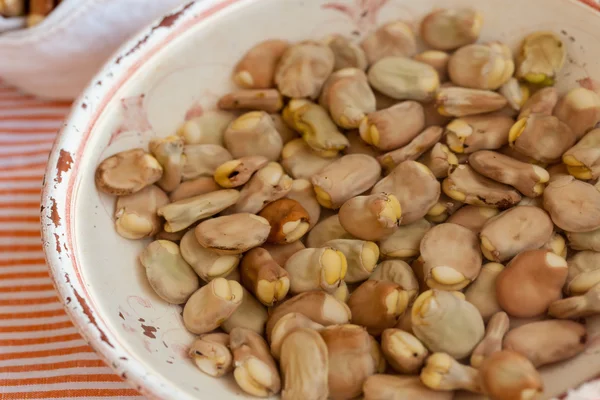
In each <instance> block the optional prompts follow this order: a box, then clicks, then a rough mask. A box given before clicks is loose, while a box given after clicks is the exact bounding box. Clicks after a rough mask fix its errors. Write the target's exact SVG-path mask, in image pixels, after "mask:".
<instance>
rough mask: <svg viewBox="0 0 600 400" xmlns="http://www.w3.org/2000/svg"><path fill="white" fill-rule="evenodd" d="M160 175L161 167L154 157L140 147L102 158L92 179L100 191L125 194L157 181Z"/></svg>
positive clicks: (118, 194)
mask: <svg viewBox="0 0 600 400" xmlns="http://www.w3.org/2000/svg"><path fill="white" fill-rule="evenodd" d="M162 175H163V168H162V166H161V165H160V163H159V162H158V161H157V160H156V158H154V157H152V156H151V155H150V154H148V153H146V152H145V151H144V150H142V149H132V150H127V151H122V152H120V153H117V154H115V155H113V156H110V157H108V158H106V159H104V160H103V161H102V162H101V163H100V165H98V167H97V168H96V173H95V175H94V179H95V182H96V187H97V188H98V189H100V190H101V191H102V192H104V193H108V194H112V195H117V196H126V195H128V194H133V193H136V192H139V191H140V190H142V189H143V188H145V187H146V186H150V185H152V184H154V183H156V182H158V180H159V179H160V178H161V177H162Z"/></svg>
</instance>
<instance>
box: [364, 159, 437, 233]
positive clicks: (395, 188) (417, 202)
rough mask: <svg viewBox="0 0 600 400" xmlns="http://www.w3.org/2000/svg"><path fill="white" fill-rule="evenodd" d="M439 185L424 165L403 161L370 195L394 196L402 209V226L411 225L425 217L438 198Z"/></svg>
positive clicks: (378, 183)
mask: <svg viewBox="0 0 600 400" xmlns="http://www.w3.org/2000/svg"><path fill="white" fill-rule="evenodd" d="M440 192H441V190H440V183H439V182H438V181H437V179H436V178H435V176H434V175H433V173H432V172H431V171H430V170H429V168H427V167H426V166H425V165H423V164H421V163H418V162H416V161H404V162H403V163H401V164H400V165H398V166H397V167H396V168H394V169H393V170H392V172H391V173H390V174H389V175H388V176H386V177H385V178H383V179H382V180H380V181H379V182H377V184H376V185H375V186H374V187H373V190H372V191H371V193H388V194H392V195H394V196H395V197H396V198H397V199H398V201H399V202H400V206H401V208H402V221H401V224H402V225H408V224H410V223H413V222H415V221H417V220H419V219H421V218H423V217H424V216H425V215H427V212H428V211H429V210H430V209H431V207H433V206H434V205H435V204H436V203H437V201H438V199H439V197H440Z"/></svg>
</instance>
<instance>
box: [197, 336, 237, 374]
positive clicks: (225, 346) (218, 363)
mask: <svg viewBox="0 0 600 400" xmlns="http://www.w3.org/2000/svg"><path fill="white" fill-rule="evenodd" d="M188 354H189V356H190V358H191V359H192V361H193V362H194V364H196V366H197V367H198V369H199V370H200V371H202V372H204V373H205V374H206V375H209V376H212V377H214V378H219V377H221V376H224V375H227V374H229V373H230V372H231V371H233V355H232V354H231V351H230V350H229V335H228V334H226V333H207V334H204V335H200V336H199V337H198V338H197V339H196V340H195V341H194V343H192V346H191V347H190V351H189V353H188Z"/></svg>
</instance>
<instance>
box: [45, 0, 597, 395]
mask: <svg viewBox="0 0 600 400" xmlns="http://www.w3.org/2000/svg"><path fill="white" fill-rule="evenodd" d="M583 3H587V5H584V4H583ZM472 4H473V2H472V1H470V0H445V1H443V2H442V1H441V0H419V1H417V0H337V1H328V0H285V1H281V0H203V1H198V2H192V3H189V4H187V5H184V6H182V7H181V8H179V9H178V10H176V11H174V12H173V13H171V14H169V15H167V16H165V17H164V18H162V20H160V21H158V22H157V23H155V24H154V25H153V26H151V27H150V28H148V29H146V30H144V31H143V32H141V33H140V34H139V35H138V36H137V37H135V38H134V39H132V40H131V41H129V42H128V43H127V44H125V45H124V46H123V47H122V48H121V49H120V50H119V51H118V53H117V54H116V55H115V56H114V57H113V59H112V61H110V62H109V63H107V64H106V65H105V66H104V68H103V69H102V70H101V72H100V73H99V74H98V75H97V76H96V77H95V78H94V80H93V81H92V82H91V83H90V85H89V86H88V88H87V89H86V90H85V91H84V93H83V94H82V95H81V97H80V98H79V99H78V100H77V101H76V102H75V104H74V106H73V110H72V112H71V114H70V116H69V118H68V119H67V121H66V123H65V125H64V127H63V128H62V129H61V132H60V134H59V136H58V139H57V141H56V143H55V145H54V149H53V151H52V155H51V157H50V159H49V164H48V168H47V171H46V176H45V187H44V192H43V198H42V205H43V206H42V210H41V214H42V234H43V243H44V249H45V253H46V257H47V260H48V263H49V265H50V267H51V270H52V275H53V279H54V282H55V285H56V287H57V289H58V291H59V293H60V296H61V298H62V300H63V302H64V303H65V306H66V308H67V310H68V312H69V314H70V315H71V317H72V319H73V321H74V322H75V324H76V325H77V326H78V327H79V329H80V331H81V332H82V334H83V335H84V336H85V338H86V339H87V340H88V342H89V343H90V344H91V345H92V346H93V347H94V348H95V349H96V350H97V351H98V352H99V353H100V354H101V355H102V356H103V357H104V359H105V360H106V361H107V362H108V363H109V365H111V366H112V367H113V368H114V369H115V370H116V371H117V372H118V373H119V374H120V375H121V376H122V377H123V378H124V379H127V380H128V381H129V382H131V384H132V385H133V386H134V387H136V388H137V389H138V390H140V391H141V392H142V393H144V394H145V395H147V396H149V397H151V398H157V399H177V400H187V399H206V400H213V399H223V398H228V399H234V398H246V396H245V395H243V394H242V393H241V391H240V390H239V388H237V386H236V385H235V383H234V382H233V381H232V380H231V379H221V380H216V379H213V378H210V377H208V376H205V375H203V374H201V373H200V372H199V371H198V370H197V369H196V368H195V367H194V366H193V365H192V363H191V362H190V361H189V360H188V359H187V357H186V353H187V348H188V346H189V344H190V341H191V340H192V335H190V334H189V333H187V332H186V331H185V329H184V327H183V324H182V321H181V316H180V312H181V307H179V306H174V305H168V304H166V303H165V302H163V301H161V300H160V299H159V298H157V296H156V295H155V294H154V293H153V292H152V290H151V289H150V288H149V286H148V284H147V282H146V279H145V276H144V271H143V269H142V267H141V265H140V264H139V263H138V261H137V255H138V253H139V251H140V249H141V248H142V247H143V246H144V244H145V243H146V242H141V241H128V240H125V239H123V238H121V237H120V236H118V235H117V234H116V232H115V230H114V228H113V218H112V213H113V208H114V198H111V197H109V196H106V195H103V194H101V193H98V191H97V190H96V188H95V186H94V170H95V167H96V165H97V164H98V162H99V161H100V160H101V159H103V158H105V157H107V156H110V155H112V154H114V153H116V152H118V151H121V150H124V149H128V148H132V147H145V146H146V144H147V143H148V141H149V140H150V138H152V137H156V136H166V135H169V134H172V133H173V132H175V130H176V128H177V127H178V126H179V125H180V124H181V123H182V122H183V121H184V120H186V119H189V118H192V117H193V116H197V115H200V114H201V113H202V112H203V111H204V110H207V109H211V108H213V107H214V105H215V101H216V99H217V98H218V97H219V96H220V95H222V94H223V93H225V92H227V91H228V90H230V89H231V88H232V86H231V82H230V71H231V69H232V67H233V65H234V64H235V62H236V61H237V60H238V58H239V56H240V55H241V54H243V52H244V51H245V50H247V49H248V48H250V47H251V46H252V45H253V44H255V43H257V42H259V41H261V40H264V39H267V38H272V37H278V38H284V39H288V40H293V41H295V40H301V39H306V38H319V37H322V36H325V35H327V34H330V33H342V34H345V35H349V36H352V37H355V38H356V39H360V37H362V36H364V35H365V34H367V33H368V32H370V31H371V30H373V29H374V28H375V27H376V26H378V25H380V24H382V23H384V22H387V21H390V20H393V19H404V20H406V21H407V22H409V23H411V24H413V26H415V27H417V25H418V20H419V19H420V17H421V16H422V15H423V14H425V13H426V12H428V11H429V10H431V9H432V8H435V7H439V6H441V5H443V6H445V7H452V6H469V5H472ZM589 6H592V7H595V8H597V9H599V10H600V4H599V3H598V0H585V1H583V2H582V3H580V2H578V1H576V0H528V1H527V2H524V1H522V0H480V1H478V2H477V7H478V8H479V9H480V11H482V12H483V14H484V17H485V20H486V23H485V25H484V29H483V32H482V40H491V39H497V40H502V41H504V42H506V43H508V44H509V45H511V46H513V48H516V46H517V44H518V42H519V39H520V38H522V37H523V35H525V34H526V33H528V32H530V31H533V30H540V29H545V30H552V31H555V32H556V33H557V34H559V35H561V37H562V38H563V39H564V41H565V43H566V44H567V47H568V51H569V60H568V62H567V65H566V66H565V69H564V70H563V72H562V73H561V77H560V78H559V80H558V81H559V89H560V90H562V91H564V90H565V89H566V88H568V87H572V86H574V85H577V84H578V83H579V84H581V85H582V86H586V87H592V88H597V86H595V85H596V82H597V81H600V47H598V45H597V41H598V38H600V13H597V12H596V11H595V10H593V9H592V8H591V7H589ZM590 323H591V324H592V332H596V331H598V329H597V328H598V321H596V320H592V321H590ZM599 338H600V336H599V335H597V334H594V335H592V340H591V341H590V342H591V345H590V346H589V348H588V350H587V351H586V352H585V354H583V355H581V356H580V357H578V358H576V359H574V360H572V361H571V362H569V363H567V364H562V365H558V366H552V367H550V368H549V369H548V371H549V372H546V373H545V382H546V388H547V393H548V395H557V394H559V393H561V392H563V391H564V390H565V388H567V387H571V386H575V385H578V384H580V383H581V382H583V381H586V380H589V379H591V378H593V377H595V376H598V375H599V374H600V357H597V356H596V353H597V352H598V351H600V340H599ZM567 369H568V371H567ZM557 377H558V378H557Z"/></svg>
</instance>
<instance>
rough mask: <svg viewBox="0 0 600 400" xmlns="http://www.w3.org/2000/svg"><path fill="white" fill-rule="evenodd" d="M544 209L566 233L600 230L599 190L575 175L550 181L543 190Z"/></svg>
mask: <svg viewBox="0 0 600 400" xmlns="http://www.w3.org/2000/svg"><path fill="white" fill-rule="evenodd" d="M543 205H544V209H545V210H546V211H548V213H549V214H550V217H552V221H553V222H554V224H556V226H558V227H559V228H561V229H564V230H565V231H567V232H591V231H594V230H596V229H598V228H600V190H598V188H596V187H594V186H592V185H590V184H589V183H586V182H582V181H580V180H577V179H575V178H574V177H572V176H560V177H557V178H556V179H555V180H551V181H550V183H549V184H548V186H547V187H546V190H544V203H543Z"/></svg>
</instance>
